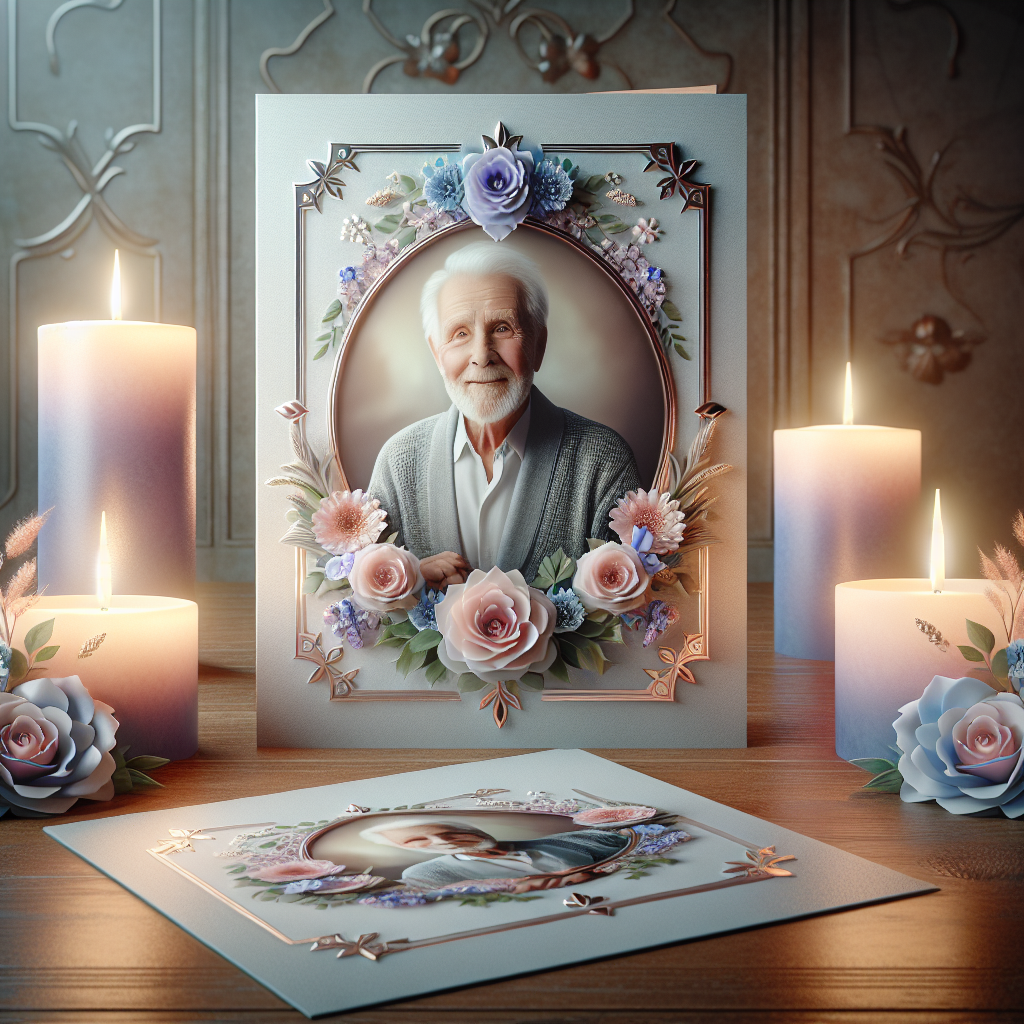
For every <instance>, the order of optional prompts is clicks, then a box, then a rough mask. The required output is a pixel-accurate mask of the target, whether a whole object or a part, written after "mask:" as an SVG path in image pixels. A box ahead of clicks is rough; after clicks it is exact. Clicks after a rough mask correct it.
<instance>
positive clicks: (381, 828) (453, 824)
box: [359, 817, 491, 849]
mask: <svg viewBox="0 0 1024 1024" xmlns="http://www.w3.org/2000/svg"><path fill="white" fill-rule="evenodd" d="M421 825H440V826H441V827H442V828H446V829H449V830H450V831H452V832H478V833H479V834H480V835H482V836H487V838H488V839H490V838H491V836H489V835H488V834H487V833H486V832H484V831H482V830H481V829H478V828H474V827H473V826H472V825H463V824H461V823H460V822H457V821H440V820H439V819H437V818H428V817H419V818H386V819H385V820H384V821H383V822H382V823H381V824H379V825H372V826H371V827H370V828H364V829H363V830H362V832H360V833H359V838H360V839H365V840H366V841H367V842H368V843H376V844H377V845H378V846H397V847H398V848H399V849H404V847H403V846H401V844H399V843H393V842H391V840H390V839H386V838H385V837H384V836H382V835H381V833H382V832H393V831H397V830H398V829H402V828H419V827H420V826H421Z"/></svg>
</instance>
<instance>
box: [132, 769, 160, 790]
mask: <svg viewBox="0 0 1024 1024" xmlns="http://www.w3.org/2000/svg"><path fill="white" fill-rule="evenodd" d="M128 774H129V775H130V776H131V779H132V784H133V785H135V786H157V787H158V788H159V789H163V788H164V787H163V783H162V782H157V781H156V779H151V778H150V777H149V776H148V775H146V774H144V773H143V772H140V771H138V770H137V769H135V768H129V769H128Z"/></svg>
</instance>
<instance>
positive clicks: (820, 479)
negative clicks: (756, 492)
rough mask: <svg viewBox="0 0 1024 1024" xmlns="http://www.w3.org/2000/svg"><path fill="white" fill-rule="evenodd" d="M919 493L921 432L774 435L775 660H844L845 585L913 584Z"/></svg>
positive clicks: (807, 430)
mask: <svg viewBox="0 0 1024 1024" xmlns="http://www.w3.org/2000/svg"><path fill="white" fill-rule="evenodd" d="M920 492H921V432H920V431H919V430H903V429H899V428H895V427H870V426H859V425H857V426H840V425H836V426H823V427H801V428H799V429H795V430H776V431H775V650H776V651H778V652H779V653H780V654H788V655H790V656H792V657H795V658H817V659H822V660H831V659H832V658H833V657H834V656H835V608H834V601H835V598H834V592H835V587H836V584H837V583H842V582H844V581H846V580H860V579H868V578H872V577H884V576H904V575H908V574H909V571H910V569H911V568H912V565H913V558H912V555H913V553H914V552H915V551H916V548H915V541H914V537H913V528H914V525H915V524H914V520H915V517H916V515H917V511H918V503H919V498H920ZM908 563H910V564H908Z"/></svg>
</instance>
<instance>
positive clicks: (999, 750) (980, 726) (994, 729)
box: [940, 701, 1024, 782]
mask: <svg viewBox="0 0 1024 1024" xmlns="http://www.w3.org/2000/svg"><path fill="white" fill-rule="evenodd" d="M1022 724H1024V723H1022V722H1021V716H1020V715H1019V714H1018V713H1017V707H1016V705H1012V704H1003V703H995V702H993V703H991V704H989V703H986V702H984V701H982V702H981V703H980V704H975V705H974V706H973V707H970V708H968V709H967V712H966V713H965V714H964V717H963V718H961V719H960V721H959V722H957V723H956V725H954V726H953V730H952V735H953V749H954V750H955V751H956V756H957V758H958V759H959V761H960V765H959V768H960V771H962V772H968V773H969V774H971V775H974V776H976V777H977V778H979V779H988V781H989V782H1005V781H1006V780H1007V779H1008V778H1009V777H1010V776H1011V775H1012V774H1013V769H1014V768H1016V767H1017V761H1018V760H1019V759H1020V745H1021V737H1022V733H1024V730H1022V728H1021V726H1022ZM940 728H941V727H940Z"/></svg>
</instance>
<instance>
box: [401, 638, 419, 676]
mask: <svg viewBox="0 0 1024 1024" xmlns="http://www.w3.org/2000/svg"><path fill="white" fill-rule="evenodd" d="M411 647H412V644H406V645H405V648H404V650H403V651H402V653H401V654H400V655H399V656H398V661H396V662H395V670H396V671H398V672H401V673H402V675H403V676H408V675H409V673H410V672H415V671H416V669H418V668H420V667H421V666H422V665H423V660H424V659H425V658H426V656H427V655H426V651H413V650H410V648H411Z"/></svg>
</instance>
